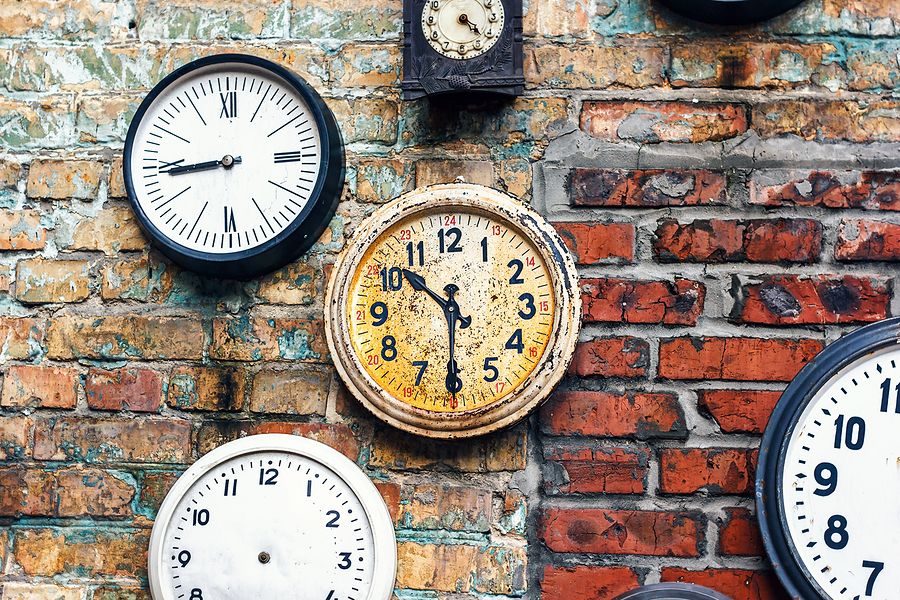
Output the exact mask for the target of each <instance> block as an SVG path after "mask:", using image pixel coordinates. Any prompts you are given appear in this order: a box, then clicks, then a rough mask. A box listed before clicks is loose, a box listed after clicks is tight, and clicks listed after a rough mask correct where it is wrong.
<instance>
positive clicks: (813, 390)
mask: <svg viewBox="0 0 900 600" xmlns="http://www.w3.org/2000/svg"><path fill="white" fill-rule="evenodd" d="M898 431H900V318H891V319H887V320H884V321H881V322H879V323H875V324H872V325H868V326H865V327H862V328H860V329H858V330H856V331H855V332H853V333H851V334H849V335H846V336H844V337H842V338H841V339H839V340H837V341H835V342H833V343H832V344H830V345H829V346H828V347H827V348H826V349H825V350H823V351H822V352H821V353H820V354H819V355H818V356H817V357H816V358H815V359H813V361H812V362H810V363H809V364H807V365H806V366H805V367H804V368H803V369H802V370H801V371H800V373H799V374H798V375H797V376H796V377H795V378H794V380H793V381H792V382H791V384H790V385H789V386H788V388H787V390H785V392H784V394H783V395H782V397H781V399H780V400H779V402H778V405H777V406H776V408H775V410H774V412H773V414H772V417H771V419H770V421H769V425H768V426H767V427H766V431H765V435H764V437H763V439H762V444H761V446H760V455H759V467H758V470H757V477H756V504H757V513H758V519H759V524H760V529H761V531H762V536H763V542H764V544H765V548H766V552H767V553H768V555H769V558H770V559H771V561H772V564H773V565H774V567H775V571H776V573H777V575H778V577H779V579H780V580H781V582H782V584H783V585H784V587H785V589H786V590H787V592H788V594H789V595H790V596H791V597H793V598H804V599H805V600H812V599H813V598H821V599H823V600H838V599H839V598H847V599H849V600H857V599H858V600H864V599H866V598H873V599H875V600H893V599H895V598H896V592H897V589H898V586H900V562H898V559H897V557H898V556H900V511H898V510H897V506H898V504H897V499H898V498H900V468H898V465H900V436H898Z"/></svg>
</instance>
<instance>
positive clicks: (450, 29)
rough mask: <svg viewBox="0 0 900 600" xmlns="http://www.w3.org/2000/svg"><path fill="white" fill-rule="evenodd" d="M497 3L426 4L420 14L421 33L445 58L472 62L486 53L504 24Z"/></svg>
mask: <svg viewBox="0 0 900 600" xmlns="http://www.w3.org/2000/svg"><path fill="white" fill-rule="evenodd" d="M505 17H506V15H505V13H504V10H503V3H502V2H501V1H500V0H429V1H428V2H427V3H426V5H425V9H424V10H423V11H422V32H423V33H424V34H425V39H426V40H428V43H429V44H430V45H431V47H432V48H434V49H435V50H436V51H437V52H439V53H440V54H442V55H443V56H446V57H448V58H455V59H469V58H475V57H476V56H480V55H481V54H484V53H485V52H487V51H488V50H490V49H491V48H492V47H493V46H494V44H496V43H497V40H498V39H499V37H500V32H501V31H503V25H504V22H505Z"/></svg>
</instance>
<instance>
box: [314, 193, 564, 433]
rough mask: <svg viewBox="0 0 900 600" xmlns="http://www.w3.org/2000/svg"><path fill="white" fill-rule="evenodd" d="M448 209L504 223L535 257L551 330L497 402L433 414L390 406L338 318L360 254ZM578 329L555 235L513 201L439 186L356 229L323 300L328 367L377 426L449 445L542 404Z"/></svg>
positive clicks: (390, 399) (392, 204) (392, 400)
mask: <svg viewBox="0 0 900 600" xmlns="http://www.w3.org/2000/svg"><path fill="white" fill-rule="evenodd" d="M452 207H460V208H463V209H469V210H475V211H480V212H485V213H488V214H491V215H492V216H493V217H494V218H497V219H499V220H501V221H506V222H508V223H509V224H510V225H511V226H512V227H514V228H515V229H516V230H517V232H518V233H520V234H521V235H522V236H523V237H525V238H526V239H527V240H528V241H529V242H530V243H531V244H532V245H533V246H534V247H535V249H536V250H537V251H538V252H539V253H540V254H541V257H542V259H543V260H544V264H545V265H546V267H547V271H548V273H549V275H550V279H551V281H552V285H553V291H554V294H555V306H554V319H553V328H552V331H551V334H550V339H549V341H548V343H547V345H546V347H545V349H544V352H543V355H542V356H541V359H540V362H539V364H538V366H536V367H535V368H534V369H533V370H532V371H531V373H530V374H529V375H528V377H527V378H526V379H525V380H524V381H523V382H522V383H520V384H519V386H517V387H516V388H514V389H513V390H512V391H511V392H510V393H509V394H508V395H506V396H504V397H503V398H501V399H499V400H497V401H495V402H492V403H490V404H487V405H485V406H482V407H479V408H476V409H473V410H468V411H458V412H435V411H429V410H425V409H421V408H416V407H413V406H410V405H408V404H406V403H404V402H401V401H400V400H398V399H396V398H394V397H393V396H392V395H391V394H389V393H388V392H387V391H386V390H384V389H383V388H382V387H381V386H379V385H378V384H377V382H376V381H374V380H373V379H372V377H371V376H370V375H369V374H368V373H367V372H366V370H365V368H364V366H363V365H362V363H361V362H360V360H359V358H358V357H357V356H356V353H355V352H354V351H353V347H352V343H351V339H350V331H349V327H347V325H346V318H345V310H346V305H347V298H348V296H349V294H350V285H351V283H352V280H353V275H354V273H355V272H356V270H357V268H358V266H359V264H360V261H361V260H362V258H363V257H364V255H365V253H366V250H367V249H368V248H369V247H370V246H371V245H372V244H373V243H375V241H377V239H378V238H379V236H381V234H382V233H383V232H384V231H385V230H386V229H388V228H390V227H391V226H393V225H394V224H396V223H398V222H401V221H403V220H404V219H407V218H410V217H412V216H414V215H417V214H420V213H429V212H438V211H446V210H448V209H450V208H452ZM580 328H581V294H580V291H579V288H578V272H577V270H576V268H575V262H574V260H573V259H572V256H571V254H570V253H569V251H568V249H567V248H566V246H565V245H564V243H563V241H562V239H560V237H559V234H557V233H556V230H555V229H553V227H552V226H551V225H550V224H549V223H547V222H546V221H545V220H544V219H543V218H542V217H541V216H540V215H539V214H538V213H537V212H535V211H534V210H532V209H531V208H529V207H526V206H525V205H523V204H522V203H521V202H519V201H518V200H516V199H514V198H512V197H511V196H508V195H507V194H504V193H502V192H500V191H497V190H494V189H492V188H488V187H485V186H481V185H474V184H467V183H456V184H440V185H433V186H429V187H426V188H420V189H417V190H413V191H412V192H409V193H407V194H404V195H402V196H400V197H399V198H396V199H395V200H393V201H392V202H390V203H389V204H386V205H384V206H382V207H381V208H379V209H378V210H376V211H375V212H374V213H373V214H372V215H371V216H370V217H368V218H367V219H366V220H365V221H364V222H363V223H361V224H360V226H359V227H358V229H357V230H356V232H355V233H354V235H353V238H352V239H351V240H350V242H349V243H348V245H347V247H346V248H345V249H344V251H343V252H342V253H341V255H340V257H339V258H338V261H337V264H336V265H335V268H334V269H333V270H332V273H331V278H330V279H329V282H328V287H327V290H326V294H325V333H326V338H327V340H328V347H329V350H330V351H331V355H332V357H333V358H334V363H335V367H336V368H337V370H338V373H339V374H340V375H341V378H342V379H343V381H344V383H345V384H346V385H347V387H348V388H349V390H350V392H351V393H352V394H353V395H354V396H355V397H356V398H357V399H358V400H359V401H360V402H361V403H362V404H363V406H365V407H366V408H367V409H368V410H369V411H370V412H372V413H373V414H374V415H375V416H376V417H378V418H379V419H381V420H382V421H384V422H386V423H388V424H390V425H393V426H394V427H397V428H399V429H402V430H404V431H407V432H409V433H413V434H416V435H420V436H425V437H432V438H441V439H453V438H467V437H473V436H478V435H483V434H486V433H490V432H492V431H496V430H498V429H501V428H503V427H506V426H508V425H512V424H514V423H516V422H518V421H520V420H521V419H523V418H524V417H525V416H527V415H528V414H529V413H530V412H531V411H532V410H533V409H534V408H536V407H537V406H538V405H539V404H541V403H542V402H543V401H544V400H546V399H547V398H548V397H549V396H550V394H551V393H552V392H553V388H554V387H555V386H556V384H557V383H559V381H560V380H561V379H562V377H563V376H564V375H565V373H566V369H567V368H568V366H569V363H570V362H571V360H572V357H573V355H574V352H575V344H576V342H577V341H578V334H579V331H580Z"/></svg>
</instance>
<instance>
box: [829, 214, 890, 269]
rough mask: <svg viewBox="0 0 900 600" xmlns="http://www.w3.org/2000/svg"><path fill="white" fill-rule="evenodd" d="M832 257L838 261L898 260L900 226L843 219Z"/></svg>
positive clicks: (864, 220)
mask: <svg viewBox="0 0 900 600" xmlns="http://www.w3.org/2000/svg"><path fill="white" fill-rule="evenodd" d="M834 257H835V258H836V259H838V260H847V261H850V260H885V261H898V260H900V224H896V223H885V222H881V221H871V220H868V219H844V220H843V221H841V226H840V229H839V230H838V239H837V244H836V245H835V248H834Z"/></svg>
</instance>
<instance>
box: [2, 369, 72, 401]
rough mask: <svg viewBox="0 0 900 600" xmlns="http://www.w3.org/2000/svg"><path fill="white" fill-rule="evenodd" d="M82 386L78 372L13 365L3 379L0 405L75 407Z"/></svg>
mask: <svg viewBox="0 0 900 600" xmlns="http://www.w3.org/2000/svg"><path fill="white" fill-rule="evenodd" d="M79 383H80V376H79V374H78V370H77V369H71V368H67V367H45V366H37V365H13V366H11V367H9V369H7V371H6V374H5V375H4V377H3V393H2V397H0V405H2V406H37V407H40V408H75V403H76V402H77V401H78V385H79Z"/></svg>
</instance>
